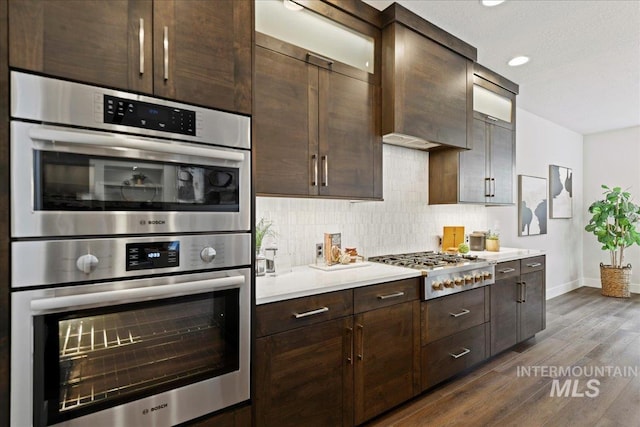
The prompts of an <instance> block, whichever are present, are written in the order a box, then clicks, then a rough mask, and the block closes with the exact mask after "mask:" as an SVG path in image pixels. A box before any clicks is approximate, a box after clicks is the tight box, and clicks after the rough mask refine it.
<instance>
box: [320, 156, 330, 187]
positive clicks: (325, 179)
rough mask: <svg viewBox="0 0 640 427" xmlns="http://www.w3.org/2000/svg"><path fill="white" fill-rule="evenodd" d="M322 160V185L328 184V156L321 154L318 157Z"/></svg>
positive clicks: (326, 185)
mask: <svg viewBox="0 0 640 427" xmlns="http://www.w3.org/2000/svg"><path fill="white" fill-rule="evenodd" d="M320 159H321V160H322V166H323V170H324V176H323V177H322V178H323V179H322V186H323V187H328V186H329V156H322V157H321V158H320Z"/></svg>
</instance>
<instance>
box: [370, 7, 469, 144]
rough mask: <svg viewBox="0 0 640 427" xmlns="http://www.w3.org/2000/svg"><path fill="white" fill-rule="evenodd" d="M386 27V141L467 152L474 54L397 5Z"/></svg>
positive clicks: (384, 14)
mask: <svg viewBox="0 0 640 427" xmlns="http://www.w3.org/2000/svg"><path fill="white" fill-rule="evenodd" d="M382 24H383V26H384V28H383V32H382V34H383V36H382V50H383V67H382V82H383V83H382V134H383V140H384V142H386V143H390V144H397V145H402V146H409V147H412V148H418V149H430V148H433V147H437V146H441V145H442V146H447V147H456V148H463V149H466V148H469V146H470V145H471V138H472V136H471V131H472V119H473V112H472V108H473V106H472V100H473V62H474V61H475V60H476V56H477V52H476V49H475V48H474V47H473V46H470V45H468V44H467V43H465V42H463V41H462V40H460V39H457V38H456V37H454V36H452V35H451V34H448V33H447V32H445V31H443V30H442V29H440V28H438V27H436V26H435V25H433V24H431V23H429V22H427V21H425V20H424V19H422V18H420V17H419V16H417V15H415V14H414V13H412V12H410V11H408V10H407V9H405V8H403V7H402V6H400V5H398V4H397V3H394V4H392V5H391V6H389V7H388V8H387V9H385V10H384V11H383V12H382Z"/></svg>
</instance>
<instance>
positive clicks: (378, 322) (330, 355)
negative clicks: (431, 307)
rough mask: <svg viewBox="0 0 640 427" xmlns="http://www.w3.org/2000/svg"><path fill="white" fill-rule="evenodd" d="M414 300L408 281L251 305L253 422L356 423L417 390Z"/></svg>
mask: <svg viewBox="0 0 640 427" xmlns="http://www.w3.org/2000/svg"><path fill="white" fill-rule="evenodd" d="M418 297H419V286H418V281H417V279H407V280H400V281H395V282H389V283H384V284H381V285H373V286H368V287H364V288H358V289H355V290H345V291H339V292H332V293H328V294H322V295H316V296H311V297H304V298H298V299H294V300H288V301H281V302H276V303H271V304H265V305H259V306H258V307H256V335H257V339H256V350H255V358H254V366H255V369H254V408H255V421H256V425H260V426H278V427H280V426H300V425H304V426H322V427H324V426H328V425H331V426H352V425H358V424H361V423H363V422H365V421H366V420H368V419H371V418H372V417H374V416H376V415H379V414H381V413H382V412H384V411H386V410H388V409H390V408H392V407H394V406H396V405H398V404H400V403H403V402H404V401H406V400H408V399H410V398H411V397H413V396H415V395H417V393H418V392H419V381H420V377H419V360H418V357H419V343H420V333H419V330H420V329H419V328H420V323H419V319H420V312H419V307H420V303H419V301H418ZM354 314H355V315H354Z"/></svg>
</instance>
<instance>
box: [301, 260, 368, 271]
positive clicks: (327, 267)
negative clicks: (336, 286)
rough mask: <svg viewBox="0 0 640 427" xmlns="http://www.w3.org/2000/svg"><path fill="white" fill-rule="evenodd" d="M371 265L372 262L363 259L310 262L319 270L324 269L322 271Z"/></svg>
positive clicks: (312, 266)
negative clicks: (325, 262)
mask: <svg viewBox="0 0 640 427" xmlns="http://www.w3.org/2000/svg"><path fill="white" fill-rule="evenodd" d="M370 265H371V263H370V262H368V261H363V262H352V263H350V264H333V265H326V264H309V267H311V268H317V269H318V270H322V271H338V270H348V269H351V268H360V267H368V266H370Z"/></svg>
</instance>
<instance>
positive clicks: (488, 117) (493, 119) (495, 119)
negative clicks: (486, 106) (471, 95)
mask: <svg viewBox="0 0 640 427" xmlns="http://www.w3.org/2000/svg"><path fill="white" fill-rule="evenodd" d="M487 119H489V120H492V121H494V122H497V121H498V119H497V118H495V117H493V116H489V115H487Z"/></svg>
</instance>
